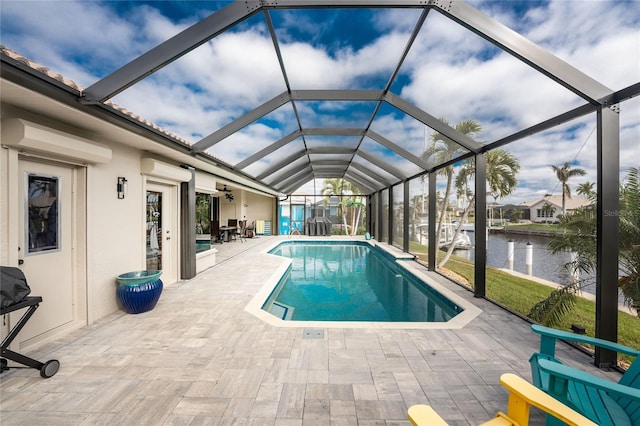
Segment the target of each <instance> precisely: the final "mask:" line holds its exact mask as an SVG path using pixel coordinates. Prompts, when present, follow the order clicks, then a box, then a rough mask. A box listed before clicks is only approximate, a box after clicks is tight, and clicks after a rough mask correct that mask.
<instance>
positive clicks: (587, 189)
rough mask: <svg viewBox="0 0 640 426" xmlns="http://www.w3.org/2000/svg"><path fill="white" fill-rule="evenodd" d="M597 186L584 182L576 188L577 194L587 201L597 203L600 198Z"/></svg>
mask: <svg viewBox="0 0 640 426" xmlns="http://www.w3.org/2000/svg"><path fill="white" fill-rule="evenodd" d="M595 186H596V184H595V183H593V182H584V183H581V184H579V185H578V186H577V187H576V192H577V193H578V194H579V195H582V196H583V197H585V198H586V199H588V200H589V201H592V202H595V201H596V197H597V196H598V194H597V193H596V191H595V189H594V188H595Z"/></svg>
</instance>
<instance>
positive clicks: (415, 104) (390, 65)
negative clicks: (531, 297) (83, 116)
mask: <svg viewBox="0 0 640 426" xmlns="http://www.w3.org/2000/svg"><path fill="white" fill-rule="evenodd" d="M443 40H447V41H448V42H451V41H455V45H456V46H459V51H454V52H448V51H443V49H442V45H443V44H444V42H443ZM448 46H450V44H448ZM447 54H451V55H455V54H458V55H464V56H466V57H469V56H471V57H476V58H477V59H478V66H481V65H480V64H481V61H482V59H483V58H488V57H498V58H500V59H501V61H502V62H503V63H505V64H509V67H510V69H517V70H518V72H519V73H521V74H522V79H523V80H526V81H527V82H528V84H530V85H534V87H536V88H537V89H536V90H543V91H549V92H553V93H554V97H553V99H554V102H553V103H549V104H541V103H537V104H534V107H535V108H533V110H534V112H532V113H531V114H529V115H528V116H527V117H521V116H512V115H510V114H509V111H510V106H512V105H516V104H518V103H522V102H527V101H528V99H527V98H528V97H529V96H530V94H528V93H526V92H523V91H522V90H519V89H518V88H517V87H516V88H513V90H511V93H510V94H508V95H507V96H504V95H502V94H500V97H499V99H498V101H499V102H500V103H501V105H503V108H502V109H501V110H502V111H504V114H503V115H502V116H501V117H495V116H493V117H484V116H483V112H482V108H481V105H480V104H481V102H482V100H483V99H485V97H486V94H483V93H482V88H483V87H485V86H489V85H490V84H495V83H496V82H499V79H500V73H499V72H495V73H493V74H492V73H488V74H482V77H480V76H479V74H475V73H473V72H470V71H469V70H468V69H465V68H464V67H461V68H460V69H459V70H455V71H453V72H449V73H448V74H447V75H443V73H442V72H441V70H439V69H438V64H439V61H438V58H439V57H441V56H442V55H447ZM231 63H233V64H234V68H235V69H236V70H241V71H239V72H236V73H235V74H233V75H230V74H229V73H228V72H226V68H227V67H228V66H229V64H231ZM492 79H493V80H494V81H489V80H492ZM161 82H162V83H163V87H167V85H166V84H165V83H166V82H170V83H171V85H172V87H175V90H170V91H167V90H165V91H162V92H160V93H158V92H157V91H154V88H155V87H159V86H160V83H161ZM613 96H614V94H613V91H612V90H611V89H609V88H607V87H605V86H604V85H602V84H600V83H599V82H597V81H595V80H594V79H592V78H590V77H589V76H587V75H586V74H584V73H582V72H581V71H579V70H578V69H576V68H575V67H573V66H571V65H569V64H568V63H566V62H564V61H562V60H561V59H559V58H558V57H556V56H554V55H553V54H551V53H549V52H548V51H546V50H544V49H542V48H541V47H539V46H538V45H536V44H534V43H532V42H530V41H529V40H527V39H526V38H525V37H523V36H521V35H520V34H518V33H517V32H515V31H513V30H511V29H510V28H508V27H507V26H505V25H503V24H501V23H500V22H497V21H496V20H495V19H493V18H491V17H489V16H487V15H485V14H484V13H482V12H480V11H479V10H477V9H476V8H474V7H473V6H471V5H470V4H468V3H466V2H463V1H436V0H432V1H424V0H421V1H406V0H389V1H382V0H377V1H376V0H373V1H354V0H351V1H349V0H334V1H315V0H298V1H295V0H279V1H251V0H249V1H237V2H233V3H230V4H225V5H223V6H222V7H221V8H220V9H218V10H216V11H214V12H213V13H212V14H210V15H208V16H207V17H205V18H204V19H202V20H199V21H197V22H196V23H194V24H191V25H186V26H185V27H184V28H183V29H181V31H179V32H177V33H176V34H175V35H173V36H171V37H169V38H168V39H166V40H165V41H162V42H160V43H159V44H157V45H156V46H155V47H153V48H151V49H150V50H148V51H146V52H144V53H142V54H141V55H140V56H138V57H135V58H124V59H123V64H122V65H121V66H120V68H117V69H115V70H109V71H108V72H105V75H104V76H103V77H102V78H101V79H99V80H98V81H96V82H95V83H93V84H91V85H90V86H89V87H87V88H86V90H84V91H83V92H82V95H81V99H80V100H81V102H83V103H85V104H92V105H105V106H108V105H109V104H111V103H115V104H118V105H123V106H124V107H125V108H128V109H130V110H133V111H136V112H137V109H136V107H135V106H136V105H138V104H139V103H140V102H142V101H143V100H146V101H147V102H149V103H155V104H157V103H163V104H166V105H171V104H172V103H175V102H176V99H178V98H184V97H188V98H189V99H191V100H193V104H194V105H196V104H197V107H194V110H193V111H176V113H175V116H174V117H173V118H167V119H165V120H163V121H162V122H160V123H157V124H158V125H160V126H162V127H163V128H166V129H168V130H170V131H171V132H173V133H174V134H176V135H177V136H179V137H180V140H187V141H189V145H190V152H191V154H192V155H195V156H199V157H202V158H210V159H211V160H212V161H216V162H217V163H219V164H224V165H225V167H228V168H230V169H232V170H233V171H234V172H235V173H237V174H240V175H242V176H243V177H246V178H249V179H251V180H253V181H256V182H259V183H260V184H262V185H266V186H267V187H269V188H271V189H273V190H274V191H275V192H277V193H281V194H290V193H292V192H294V191H295V190H297V189H298V188H300V187H301V186H302V185H304V184H305V183H307V182H309V181H311V180H313V179H323V178H332V179H333V178H343V179H346V180H347V181H349V182H351V183H352V184H354V185H355V186H356V187H357V188H358V189H360V191H361V192H362V193H364V194H371V193H374V192H376V191H379V190H381V189H383V188H386V187H389V186H392V185H394V184H398V183H400V182H403V181H406V180H408V179H410V178H412V177H416V176H419V175H421V174H424V173H425V172H432V171H435V170H437V169H439V168H441V167H443V166H446V165H449V164H454V163H455V162H458V161H461V160H462V159H464V158H468V157H470V156H473V155H474V154H478V153H482V152H485V151H486V150H489V149H491V148H493V147H497V146H501V145H504V144H506V143H509V142H512V141H515V140H518V139H521V138H524V137H526V136H527V135H530V134H533V133H536V132H540V131H543V130H545V129H548V128H550V127H552V126H555V125H557V124H559V123H562V122H566V121H569V120H571V119H574V118H576V117H578V116H581V115H585V114H588V113H590V112H592V111H594V110H595V109H596V108H598V107H599V106H601V105H606V104H607V103H610V102H611V101H612V97H613ZM460 98H463V99H462V100H463V102H460ZM558 99H560V100H561V101H560V102H558ZM129 105H131V106H129ZM452 105H462V107H457V108H456V109H455V110H453V109H452ZM479 105H480V106H479ZM223 106H224V108H222V107H223ZM464 109H468V110H467V111H465V110H464ZM221 111H224V114H222V113H221ZM452 116H453V119H454V120H456V121H458V120H459V119H477V120H479V121H481V122H482V123H483V134H482V135H475V134H465V133H463V132H461V131H459V130H457V128H456V126H455V125H454V124H452V123H450V122H449V121H448V119H449V118H448V117H452ZM481 138H482V139H484V140H479V139H481ZM434 143H437V144H440V145H443V146H446V147H447V149H448V152H450V155H449V156H441V155H440V156H439V155H433V153H431V151H432V150H429V149H428V148H429V145H430V144H434Z"/></svg>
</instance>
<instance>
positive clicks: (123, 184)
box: [116, 177, 127, 200]
mask: <svg viewBox="0 0 640 426" xmlns="http://www.w3.org/2000/svg"><path fill="white" fill-rule="evenodd" d="M116 189H117V191H118V199H120V200H121V199H123V198H124V197H125V196H126V195H127V178H125V177H118V185H117V187H116Z"/></svg>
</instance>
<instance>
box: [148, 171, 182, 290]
mask: <svg viewBox="0 0 640 426" xmlns="http://www.w3.org/2000/svg"><path fill="white" fill-rule="evenodd" d="M146 205H147V212H146V217H147V223H146V259H147V265H146V268H147V269H161V270H162V271H163V273H162V277H161V278H162V281H163V282H165V283H167V284H170V283H173V282H176V281H177V280H178V231H177V228H178V189H177V186H173V185H160V184H157V183H147V192H146Z"/></svg>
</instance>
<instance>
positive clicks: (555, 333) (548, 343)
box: [531, 324, 640, 357]
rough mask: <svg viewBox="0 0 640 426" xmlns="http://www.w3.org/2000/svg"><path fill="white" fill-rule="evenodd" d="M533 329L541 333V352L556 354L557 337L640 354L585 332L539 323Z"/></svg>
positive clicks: (623, 352)
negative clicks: (558, 328)
mask: <svg viewBox="0 0 640 426" xmlns="http://www.w3.org/2000/svg"><path fill="white" fill-rule="evenodd" d="M531 330H533V331H534V332H535V333H538V334H540V336H541V339H540V353H543V354H545V355H549V356H554V355H555V341H556V339H561V340H566V341H570V342H578V343H587V344H589V345H594V346H598V347H601V348H604V349H609V350H612V351H615V352H618V353H621V354H625V355H630V356H635V357H638V356H640V350H638V349H634V348H630V347H628V346H625V345H621V344H619V343H615V342H611V341H609V340H604V339H598V338H597V337H591V336H585V335H584V334H575V333H569V332H568V331H562V330H556V329H555V328H549V327H545V326H542V325H539V324H533V325H532V326H531Z"/></svg>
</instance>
